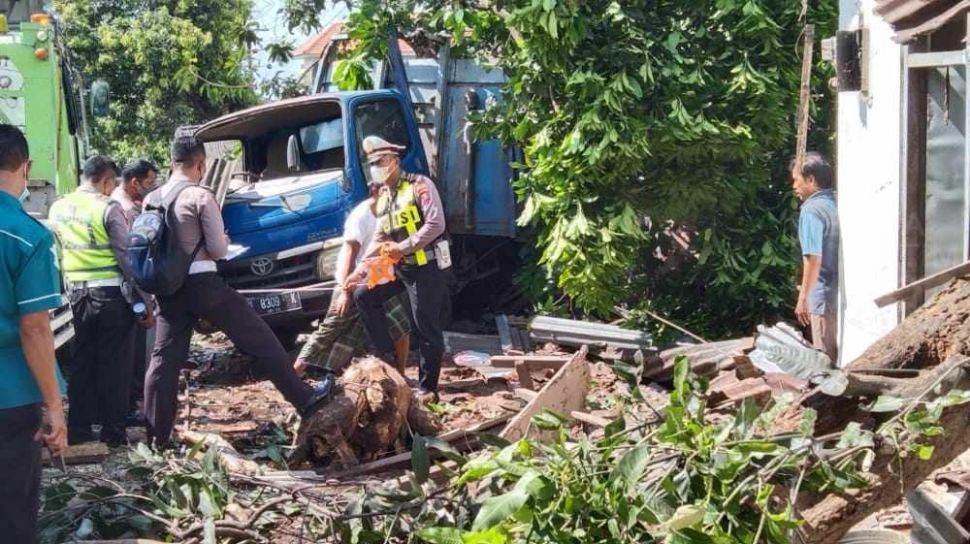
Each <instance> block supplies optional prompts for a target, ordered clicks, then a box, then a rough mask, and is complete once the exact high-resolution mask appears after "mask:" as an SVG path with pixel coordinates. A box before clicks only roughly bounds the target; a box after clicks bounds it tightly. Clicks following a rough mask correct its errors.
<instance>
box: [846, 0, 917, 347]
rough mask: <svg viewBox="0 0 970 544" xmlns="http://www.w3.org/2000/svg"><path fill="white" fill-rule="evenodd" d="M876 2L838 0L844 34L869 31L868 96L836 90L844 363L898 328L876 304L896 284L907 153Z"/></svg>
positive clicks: (894, 53) (895, 56)
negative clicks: (862, 27)
mask: <svg viewBox="0 0 970 544" xmlns="http://www.w3.org/2000/svg"><path fill="white" fill-rule="evenodd" d="M874 5H875V1H874V0H861V1H860V0H840V2H839V8H840V17H839V26H840V28H841V29H842V30H851V29H855V28H859V23H860V21H862V24H864V25H865V26H866V27H868V28H869V36H870V48H869V51H870V52H869V59H868V60H869V63H870V64H869V66H870V68H869V89H870V91H869V94H868V96H864V95H862V94H861V93H858V92H842V93H839V99H838V110H839V113H838V156H837V159H836V160H837V166H836V168H837V169H838V206H839V219H840V223H841V227H842V286H843V297H842V312H843V313H842V321H841V323H842V327H843V330H842V334H843V335H842V342H841V346H842V348H841V350H840V351H841V354H840V358H841V364H843V365H844V364H846V363H848V362H850V361H852V360H853V359H854V358H855V357H857V356H858V355H859V354H860V353H862V351H863V350H864V349H865V348H866V347H868V346H869V345H870V344H872V343H873V342H874V341H876V340H877V339H878V338H879V337H881V336H882V335H884V334H886V333H887V332H888V331H889V330H890V329H892V328H893V327H894V326H895V325H896V324H897V320H898V317H897V315H898V314H897V310H896V306H895V305H892V306H888V307H886V308H883V309H878V308H876V305H875V304H874V303H873V302H872V301H873V299H874V298H875V297H876V296H878V295H881V294H883V293H886V292H888V291H892V290H893V289H896V288H897V287H898V278H899V255H900V252H899V224H900V173H901V171H902V168H901V167H902V165H903V162H904V161H903V156H902V150H901V141H902V138H901V128H902V119H903V117H902V109H901V108H902V104H901V88H902V81H901V80H902V71H901V70H902V68H901V67H902V60H901V59H902V56H901V47H900V46H899V45H897V44H896V43H895V42H893V41H892V39H891V36H892V30H891V28H890V27H889V25H888V24H886V22H885V21H883V20H882V19H881V18H880V17H879V16H878V15H875V14H874V13H873V11H872V10H873V6H874Z"/></svg>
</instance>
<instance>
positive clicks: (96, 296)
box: [50, 155, 154, 446]
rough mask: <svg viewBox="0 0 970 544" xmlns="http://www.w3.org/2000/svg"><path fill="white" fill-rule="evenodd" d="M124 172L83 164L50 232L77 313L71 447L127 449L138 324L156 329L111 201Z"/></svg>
mask: <svg viewBox="0 0 970 544" xmlns="http://www.w3.org/2000/svg"><path fill="white" fill-rule="evenodd" d="M117 175H118V167H117V166H116V165H115V163H114V161H112V160H111V159H110V158H108V157H105V156H102V155H98V156H95V157H92V158H90V159H88V161H87V162H85V163H84V168H83V170H82V174H81V185H80V186H79V187H78V189H77V190H76V191H75V192H73V193H71V194H69V195H66V196H65V197H64V198H62V199H60V200H58V201H57V202H55V203H54V204H53V205H52V206H51V209H50V224H51V226H52V227H53V229H54V233H55V235H56V237H57V242H58V246H59V248H60V255H61V273H62V274H63V275H64V280H65V284H66V291H67V295H68V300H69V301H70V303H71V310H72V312H73V313H74V334H75V338H74V342H75V344H74V352H73V357H72V359H71V363H70V367H69V368H70V376H69V380H68V386H67V398H68V417H67V436H68V443H70V444H79V443H83V442H89V441H92V440H94V438H95V437H94V432H93V430H92V425H94V424H96V423H99V424H101V435H100V437H99V438H100V440H101V441H102V442H105V443H107V444H108V445H109V446H118V445H122V444H125V443H126V442H127V434H126V432H125V416H126V415H127V413H128V389H129V383H130V381H131V373H132V360H133V353H132V350H133V349H134V340H135V323H136V321H137V322H138V324H139V325H141V326H142V327H146V328H148V327H151V326H152V325H153V324H154V316H153V308H152V307H151V306H150V304H151V298H150V297H147V296H145V295H143V294H142V293H140V292H138V291H137V290H136V289H135V288H134V285H135V284H134V281H132V280H131V278H132V274H131V269H130V268H129V266H128V261H127V259H126V258H125V252H126V250H127V244H128V240H127V239H128V228H129V227H128V221H127V219H126V218H125V214H124V210H123V209H122V207H121V205H120V204H118V203H117V202H115V201H113V200H111V199H110V198H109V197H108V195H110V194H111V191H113V190H114V188H115V186H116V185H117V180H116V177H117Z"/></svg>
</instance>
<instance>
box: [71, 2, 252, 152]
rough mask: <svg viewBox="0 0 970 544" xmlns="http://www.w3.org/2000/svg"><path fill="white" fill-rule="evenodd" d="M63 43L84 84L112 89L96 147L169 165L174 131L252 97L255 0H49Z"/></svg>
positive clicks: (98, 123) (96, 125) (97, 123)
mask: <svg viewBox="0 0 970 544" xmlns="http://www.w3.org/2000/svg"><path fill="white" fill-rule="evenodd" d="M54 4H55V7H56V9H57V11H58V13H59V17H60V21H61V23H62V28H63V32H64V35H65V37H66V46H67V49H68V51H69V54H70V56H71V60H72V62H73V63H74V64H75V65H76V66H77V67H78V69H79V70H80V72H81V74H82V75H83V77H84V78H85V81H87V82H90V81H93V80H95V79H104V80H105V81H107V82H108V83H109V84H110V86H111V112H110V115H109V116H107V117H104V118H97V119H94V120H93V127H92V133H93V134H92V136H93V141H94V146H95V148H96V149H97V150H98V151H100V152H103V153H109V154H112V155H115V156H117V157H119V158H122V159H127V158H130V157H133V156H149V157H152V158H154V159H155V160H157V161H160V162H165V161H166V160H167V158H168V145H169V142H170V141H171V139H172V136H173V135H174V133H175V129H176V128H177V127H178V126H180V125H185V124H195V123H199V122H201V121H204V120H208V119H212V118H215V117H217V116H219V115H221V114H224V113H227V112H229V111H232V110H236V109H239V108H240V107H243V106H247V105H251V104H253V103H255V101H256V94H255V91H254V90H253V74H252V70H251V67H250V57H249V50H250V48H252V47H253V46H255V45H257V44H258V38H257V35H256V28H255V24H254V22H253V21H251V20H250V13H251V8H252V0H193V1H187V0H179V1H174V2H173V1H163V0H122V1H115V2H101V1H97V0H55V2H54Z"/></svg>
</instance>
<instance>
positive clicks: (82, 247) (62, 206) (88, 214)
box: [49, 192, 121, 282]
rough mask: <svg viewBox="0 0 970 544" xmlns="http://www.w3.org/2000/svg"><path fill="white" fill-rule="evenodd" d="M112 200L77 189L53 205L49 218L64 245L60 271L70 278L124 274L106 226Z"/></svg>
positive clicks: (105, 276)
mask: <svg viewBox="0 0 970 544" xmlns="http://www.w3.org/2000/svg"><path fill="white" fill-rule="evenodd" d="M109 202H110V200H108V199H106V198H103V197H100V196H98V195H94V194H91V193H84V192H74V193H71V194H69V195H67V196H65V197H64V198H62V199H60V200H58V201H57V202H55V203H54V204H53V205H52V206H51V210H50V218H49V220H50V224H51V226H52V227H53V228H54V232H55V234H57V241H58V243H59V244H60V247H61V271H62V272H64V277H65V278H66V279H67V281H68V282H81V281H91V280H105V279H111V278H117V277H119V276H121V269H120V268H119V267H118V261H117V260H116V259H115V255H114V253H113V252H112V251H111V240H110V238H109V237H108V229H107V228H106V227H105V226H104V216H105V211H106V210H107V209H108V203H109Z"/></svg>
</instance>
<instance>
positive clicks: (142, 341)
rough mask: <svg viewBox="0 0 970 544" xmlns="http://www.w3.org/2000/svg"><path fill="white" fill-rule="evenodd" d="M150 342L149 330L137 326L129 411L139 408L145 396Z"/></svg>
mask: <svg viewBox="0 0 970 544" xmlns="http://www.w3.org/2000/svg"><path fill="white" fill-rule="evenodd" d="M147 343H148V330H147V329H145V328H143V327H135V349H134V351H133V352H132V359H131V360H132V374H131V387H130V388H129V390H128V391H129V394H128V411H129V412H133V411H134V410H135V409H137V408H138V402H139V401H141V400H142V399H143V398H144V394H145V371H146V370H148V355H147V352H148V350H147V348H146V344H147Z"/></svg>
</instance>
